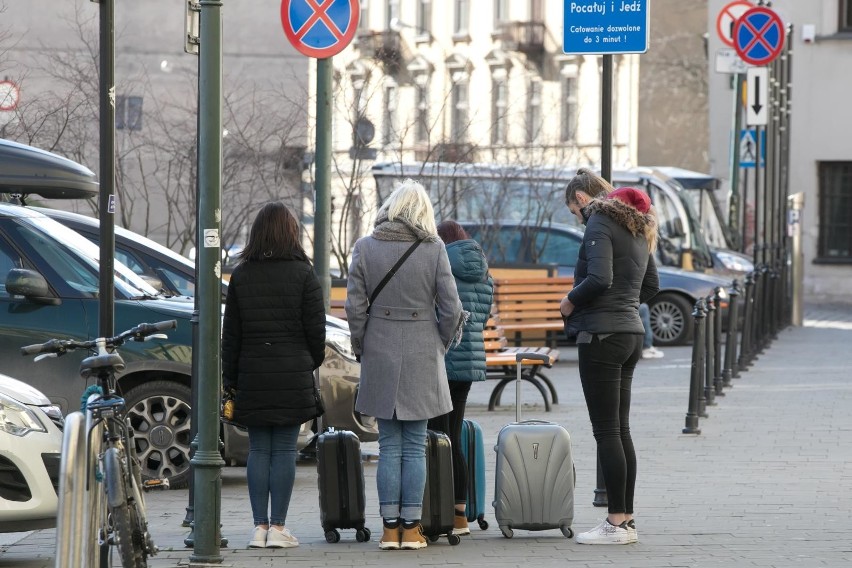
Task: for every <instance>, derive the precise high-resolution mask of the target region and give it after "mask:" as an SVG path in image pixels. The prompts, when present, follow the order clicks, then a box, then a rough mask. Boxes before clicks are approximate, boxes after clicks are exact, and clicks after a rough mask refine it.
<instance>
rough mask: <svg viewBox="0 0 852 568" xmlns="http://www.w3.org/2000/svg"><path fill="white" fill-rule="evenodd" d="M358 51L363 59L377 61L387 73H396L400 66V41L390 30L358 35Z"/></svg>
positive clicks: (396, 34) (397, 34)
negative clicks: (368, 58) (369, 58)
mask: <svg viewBox="0 0 852 568" xmlns="http://www.w3.org/2000/svg"><path fill="white" fill-rule="evenodd" d="M358 50H359V51H360V52H361V55H362V56H364V57H372V58H373V59H375V60H376V61H379V62H380V63H381V64H382V65H383V66H384V68H385V72H387V73H391V74H393V73H396V72H398V71H399V69H400V67H401V66H402V60H403V57H402V40H401V39H400V35H399V32H395V31H392V30H384V31H374V30H367V31H364V32H361V33H359V34H358Z"/></svg>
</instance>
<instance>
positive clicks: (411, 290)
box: [346, 180, 464, 550]
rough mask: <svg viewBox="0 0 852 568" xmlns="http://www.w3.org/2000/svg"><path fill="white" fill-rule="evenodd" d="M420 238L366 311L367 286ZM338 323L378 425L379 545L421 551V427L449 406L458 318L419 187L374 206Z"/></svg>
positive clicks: (364, 404)
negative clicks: (344, 324)
mask: <svg viewBox="0 0 852 568" xmlns="http://www.w3.org/2000/svg"><path fill="white" fill-rule="evenodd" d="M418 241H419V242H420V244H419V245H418V246H417V247H416V248H415V249H414V250H413V252H412V253H411V255H410V256H409V257H408V258H407V259H406V260H405V261H404V262H403V264H402V265H400V267H399V269H398V271H397V272H396V273H395V274H394V275H393V276H392V277H391V278H390V279H389V280H388V281H387V284H386V285H385V286H384V288H382V289H381V290H380V291H379V294H378V295H377V296H376V298H375V301H374V303H373V305H372V306H369V314H368V305H369V302H370V296H371V294H373V291H374V290H375V288H376V287H377V286H378V284H379V283H380V282H381V281H382V280H383V279H384V277H385V275H386V274H388V273H389V271H390V270H391V269H392V268H393V266H394V265H395V264H396V263H397V261H399V259H400V258H401V257H402V256H403V255H404V254H405V253H406V251H408V250H409V248H410V247H411V246H412V245H413V244H414V243H415V242H418ZM346 316H347V318H348V319H349V329H350V331H351V333H352V348H353V349H354V351H355V353H356V355H358V356H359V357H360V359H361V383H360V388H359V392H358V400H357V402H356V404H355V408H356V409H357V410H358V412H361V413H362V414H366V415H369V416H374V417H376V418H377V420H378V424H379V454H380V456H381V457H380V459H379V466H378V470H377V472H376V485H377V487H378V493H379V512H380V514H381V516H382V519H383V524H384V532H383V535H382V540H381V541H380V543H379V547H380V548H381V549H382V550H396V549H400V548H402V549H419V548H424V547H425V546H426V539H425V538H424V537H423V534H422V531H421V527H420V517H421V512H422V504H423V492H424V488H425V485H426V422H427V420H428V419H429V418H433V417H435V416H440V415H442V414H446V413H447V412H449V411H450V410H451V409H452V401H451V400H450V391H449V388H448V386H447V374H446V368H445V365H444V355H445V354H446V352H447V349H448V348H449V347H450V345H451V344H452V343H453V342H454V341H458V339H459V338H460V336H461V328H462V325H463V320H464V318H463V312H462V305H461V301H460V300H459V296H458V292H457V291H456V284H455V279H454V278H453V275H452V272H451V270H450V262H449V259H448V258H447V252H446V249H445V248H444V245H443V243H442V242H441V240H440V239H439V238H438V232H437V228H436V226H435V216H434V212H433V209H432V203H431V202H430V201H429V196H428V195H427V193H426V191H425V190H424V189H423V186H422V185H420V184H419V183H417V182H415V181H413V180H405V181H404V182H402V183H401V184H400V185H399V186H398V187H397V188H396V190H395V191H394V192H393V193H392V194H391V195H390V197H388V199H387V201H385V203H384V204H383V205H382V206H381V208H380V209H379V213H378V217H377V219H376V224H375V228H374V229H373V232H372V234H370V235H369V236H367V237H364V238H361V239H359V240H358V242H356V243H355V248H354V250H353V252H352V263H351V265H350V267H349V282H348V286H347V294H346Z"/></svg>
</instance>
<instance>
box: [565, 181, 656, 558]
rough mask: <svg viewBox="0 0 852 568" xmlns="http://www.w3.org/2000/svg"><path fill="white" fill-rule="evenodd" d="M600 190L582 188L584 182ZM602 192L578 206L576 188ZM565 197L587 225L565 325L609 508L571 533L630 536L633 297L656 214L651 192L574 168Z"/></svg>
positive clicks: (640, 290)
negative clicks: (576, 361) (621, 185)
mask: <svg viewBox="0 0 852 568" xmlns="http://www.w3.org/2000/svg"><path fill="white" fill-rule="evenodd" d="M590 184H591V185H597V186H601V187H602V188H603V189H602V191H592V192H590V191H588V187H589V185H590ZM578 190H580V191H584V192H585V193H587V194H591V195H598V194H607V193H608V195H606V197H603V198H598V199H594V200H592V201H591V203H589V204H588V205H587V206H586V207H585V208H581V207H580V206H579V203H578V201H577V199H576V192H577V191H578ZM566 204H567V205H568V208H569V209H571V211H572V212H573V213H574V214H575V215H577V216H578V218H579V219H580V220H581V221H585V224H586V231H585V234H584V235H583V243H582V245H581V246H580V256H579V259H578V262H577V266H576V268H575V270H574V288H573V289H572V290H571V292H569V293H568V295H567V296H566V297H565V298H564V299H563V300H562V305H561V311H562V314H563V316H565V320H566V321H565V330H566V333H567V334H568V335H569V336H574V337H576V341H577V354H578V358H579V366H580V381H581V382H582V385H583V395H584V396H585V398H586V406H587V407H588V410H589V418H590V419H591V422H592V431H593V433H594V436H595V440H596V441H597V455H598V459H599V460H600V464H601V471H602V473H603V477H604V481H605V483H606V490H607V501H608V513H609V514H608V515H607V518H606V519H604V520H603V521H602V522H601V523H600V524H599V525H598V526H597V527H595V528H594V529H592V530H590V531H588V532H584V533H580V534H578V535H577V542H579V543H581V544H628V543H631V542H637V541H638V537H637V533H636V525H635V523H634V521H633V494H634V488H635V485H636V453H635V451H634V448H633V440H632V438H631V435H630V421H629V418H630V389H631V384H632V381H633V371H634V369H635V368H636V363H637V362H638V361H639V358H640V357H641V354H642V341H643V335H644V327H643V325H642V321H641V319H640V318H639V304H640V302H647V301H648V300H650V299H651V298H652V297H653V296H654V295H655V294H656V293H657V291H658V290H659V278H658V276H657V268H656V265H655V264H654V256H653V251H654V248H655V247H656V242H657V222H656V217H655V215H654V213H653V212H652V211H651V200H650V198H649V197H648V195H647V194H645V193H644V192H642V191H640V190H638V189H634V188H631V187H625V188H620V189H617V190H612V188H611V186H609V184H608V183H607V182H606V181H605V180H603V179H602V178H600V177H598V176H596V175H595V174H594V173H592V172H590V171H588V170H583V169H581V170H579V171H578V172H577V176H575V178H574V179H572V181H571V182H570V183H569V184H568V188H567V189H566Z"/></svg>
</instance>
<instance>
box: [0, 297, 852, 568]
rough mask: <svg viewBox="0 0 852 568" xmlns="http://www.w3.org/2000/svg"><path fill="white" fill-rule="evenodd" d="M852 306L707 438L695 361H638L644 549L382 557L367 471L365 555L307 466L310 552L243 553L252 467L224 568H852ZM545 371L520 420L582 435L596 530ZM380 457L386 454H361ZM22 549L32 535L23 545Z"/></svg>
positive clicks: (525, 546)
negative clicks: (333, 538) (541, 387)
mask: <svg viewBox="0 0 852 568" xmlns="http://www.w3.org/2000/svg"><path fill="white" fill-rule="evenodd" d="M850 345H852V306H828V307H826V306H809V307H808V309H807V310H806V314H805V326H804V327H801V328H788V329H786V330H783V331H781V332H780V333H779V335H778V338H777V339H776V340H775V341H773V342H772V343H771V344H770V346H769V347H768V348H767V349H766V350H765V351H764V352H763V353H762V354H761V355H760V356H759V357H758V358H757V360H756V361H755V362H754V364H753V365H752V366H751V368H749V369H748V370H745V371H743V372H742V374H741V376H740V378H738V379H734V386H733V387H732V388H730V389H726V391H725V396H724V397H722V398H719V399H717V403H718V404H717V405H716V406H711V407H708V409H707V412H708V414H709V417H708V418H702V419H701V422H700V428H701V434H700V435H685V434H682V433H681V430H682V428H683V427H684V421H685V413H686V409H687V393H688V385H689V374H690V365H691V350H690V348H688V347H677V348H667V349H665V357H664V358H663V359H656V360H645V361H642V362H641V363H640V366H639V368H638V369H637V373H636V379H635V381H634V394H633V412H632V430H633V434H634V440H635V443H636V448H637V454H638V459H639V479H638V483H637V498H636V513H637V514H636V520H637V525H638V530H639V538H640V542H639V543H638V544H635V545H627V546H615V547H613V546H583V545H579V544H577V543H576V541H574V540H569V539H566V538H564V537H563V536H562V535H561V533H560V532H559V531H558V530H554V531H545V532H539V533H531V532H525V531H516V532H515V537H514V538H512V539H506V538H503V536H502V535H501V534H500V531H499V529H497V527H496V525H495V523H494V522H493V508H491V507H488V508H487V512H486V517H487V518H488V520H490V521H492V523H491V527H490V528H489V529H488V530H486V531H481V530H479V529H478V528H473V534H472V535H471V536H470V537H467V538H463V540H462V543H461V544H460V545H459V546H454V547H451V546H449V545H448V544H447V543H446V541H445V540H444V541H441V542H439V543H436V544H433V545H430V546H429V547H428V548H426V549H424V550H422V551H410V552H409V551H399V552H380V551H379V550H378V546H377V543H376V538H375V536H376V535H377V534H379V533H380V530H381V521H380V519H379V517H378V506H377V499H376V490H375V472H376V464H375V461H372V462H368V463H366V464H365V470H366V476H367V499H368V509H367V513H368V526H369V527H370V529H371V530H372V531H373V534H374V538H373V540H372V541H371V542H368V543H357V542H355V538H354V531H342V538H341V541H340V542H339V543H337V544H328V543H327V542H326V541H325V538H324V536H323V531H322V528H321V527H320V524H319V515H318V512H317V509H318V504H317V503H318V501H317V489H316V469H315V465H314V464H313V463H311V462H307V461H306V462H303V463H300V465H299V467H298V469H297V479H296V488H295V491H294V495H293V500H292V503H291V508H290V513H289V517H288V526H290V527H291V529H292V530H293V532H294V533H295V534H296V536H297V537H298V538H299V540H300V541H301V543H302V544H301V546H300V547H298V548H295V549H289V550H275V551H273V550H248V549H245V548H244V547H245V544H246V541H247V540H248V535H249V532H250V529H251V515H250V512H249V505H248V498H247V491H246V486H245V469H244V468H236V467H234V468H226V469H224V471H223V473H222V480H223V487H222V516H221V520H222V531H223V536H224V537H226V538H228V539H229V541H230V542H229V546H228V547H227V548H223V549H222V551H221V553H222V556H223V561H224V562H223V565H225V566H241V567H247V568H254V567H261V566H278V565H281V564H284V563H288V564H297V565H299V566H303V567H306V568H307V567H313V566H341V567H343V566H364V565H370V566H444V565H452V566H455V565H464V566H489V567H501V566H529V565H535V566H537V567H549V566H564V565H565V563H566V561H568V562H571V565H572V566H578V567H582V566H596V567H599V566H607V565H613V566H632V567H681V566H683V567H687V566H689V567H705V566H706V567H711V566H712V567H718V566H723V567H742V566H750V567H790V566H797V567H806V568H810V567H814V566H832V567H846V566H849V565H850V562H852V537H850V536H849V529H848V523H849V520H848V519H849V512H850V511H852V467H850V461H852V412H850V409H851V408H852V381H850V377H849V368H850V361H852V359H850V356H849V349H850V347H849V346H850ZM562 355H563V356H562V360H561V362H560V363H559V364H557V366H556V367H555V368H554V369H552V370H551V371H550V372H549V376H550V377H551V378H552V379H553V380H554V382H555V383H556V385H557V389H558V392H559V397H560V403H559V404H558V405H556V406H554V409H553V411H552V412H550V413H545V412H544V408H543V405H542V404H541V400H540V398H539V394H538V392H537V391H534V390H532V389H529V388H528V387H525V389H524V394H523V398H524V401H525V403H526V404H525V405H524V417H525V418H534V417H535V418H547V419H550V420H554V421H557V422H559V423H561V424H562V425H564V426H565V427H566V428H567V429H568V431H569V432H571V434H572V440H573V447H574V458H575V462H576V467H577V499H576V512H575V524H574V528H575V530H580V531H582V530H586V529H588V528H590V527H591V526H593V525H594V524H596V523H597V522H598V521H599V520H600V519H601V518H602V517H603V516H604V510H603V509H600V508H596V507H594V506H592V499H593V490H594V485H595V458H594V440H593V438H592V434H591V427H590V425H589V420H588V415H587V413H586V409H585V405H584V403H583V399H582V394H581V391H580V384H579V377H578V374H577V365H576V351H575V350H574V349H573V348H564V349H562ZM493 385H494V383H493V382H486V383H482V384H477V385H475V386H474V388H473V389H472V392H471V400H470V405H469V411H468V415H469V417H472V418H474V419H476V420H478V421H479V422H480V423H481V424H482V426H483V429H484V431H485V437H486V449H487V455H488V464H487V478H488V479H489V487H488V489H487V495H488V501H490V500H491V498H492V497H493V491H494V488H493V479H494V460H493V455H494V454H493V452H492V451H491V448H492V447H493V445H494V443H495V441H496V436H497V432H498V430H499V429H500V427H501V426H502V425H503V424H505V423H507V422H510V421H512V420H514V407H513V406H512V404H513V403H514V394H513V393H514V391H513V390H512V389H508V390H507V392H506V393H505V394H504V401H503V402H504V404H503V405H502V406H501V407H499V408H498V409H497V410H496V411H494V412H489V411H488V410H487V401H488V395H489V393H490V389H491V387H493ZM364 446H365V449H366V450H368V451H376V449H377V448H376V446H375V444H365V445H364ZM186 504H187V492H186V491H185V490H176V491H170V492H166V493H154V494H150V495H149V496H148V505H149V510H150V513H149V514H150V521H151V530H152V533H153V535H154V538H155V540H156V541H157V543H158V544H159V546H160V547H161V551H160V554H158V555H157V556H156V557H154V558H151V559H150V560H149V566H151V567H152V568H165V567H173V566H186V565H187V564H188V563H189V559H190V556H191V553H192V551H191V549H187V548H185V546H184V544H183V539H184V538H185V537H186V535H187V532H188V529H184V528H182V527H181V526H180V524H181V521H182V520H183V518H184V515H185V507H186ZM22 537H23V538H22ZM0 539H5V540H0V567H11V566H16V567H20V568H40V567H48V566H51V567H52V566H53V551H54V539H55V531H53V530H44V531H36V532H34V533H29V534H26V535H24V534H18V535H0Z"/></svg>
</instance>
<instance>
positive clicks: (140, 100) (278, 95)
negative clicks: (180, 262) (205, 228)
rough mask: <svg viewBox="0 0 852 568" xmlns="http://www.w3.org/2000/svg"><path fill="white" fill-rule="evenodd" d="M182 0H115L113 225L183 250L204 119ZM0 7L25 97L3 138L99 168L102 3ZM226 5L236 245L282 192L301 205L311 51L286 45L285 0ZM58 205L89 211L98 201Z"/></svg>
mask: <svg viewBox="0 0 852 568" xmlns="http://www.w3.org/2000/svg"><path fill="white" fill-rule="evenodd" d="M185 4H186V2H183V1H181V2H175V1H173V0H145V2H115V85H116V87H115V101H116V123H115V125H116V161H117V165H116V193H117V197H118V199H117V210H116V224H119V225H121V226H125V227H127V228H130V229H133V230H135V231H138V232H141V233H143V234H145V235H147V236H150V237H151V238H154V239H155V240H157V241H159V242H161V243H163V244H165V245H166V246H169V247H170V248H172V249H174V250H176V251H178V252H182V253H184V254H186V253H188V252H189V251H190V249H191V247H192V246H193V245H194V235H195V217H194V213H195V198H196V179H197V159H196V133H197V122H198V112H197V107H198V104H197V103H198V57H196V56H194V55H189V54H187V53H185V52H184V45H185V37H186V33H185ZM0 8H2V11H0V79H3V78H5V79H7V80H9V81H12V82H14V83H15V84H16V85H18V86H19V88H20V97H19V101H18V104H17V107H16V108H15V109H14V110H6V111H4V110H2V109H0V127H1V128H2V133H3V137H6V138H9V139H12V140H15V141H18V142H22V143H26V144H31V145H35V146H38V147H41V148H44V149H46V150H50V151H53V152H56V153H59V154H61V155H64V156H67V157H69V158H71V159H74V160H76V161H78V162H80V163H82V164H84V165H86V166H88V167H89V168H90V169H92V170H93V171H95V172H99V161H100V150H99V135H98V124H99V85H98V77H99V68H98V60H99V59H98V58H99V37H98V26H99V18H100V4H98V3H94V2H91V1H90V0H66V1H63V2H56V1H54V0H27V1H26V2H20V1H13V2H9V1H5V2H0ZM221 10H222V23H223V29H222V46H223V63H222V66H223V77H224V96H225V100H224V103H223V121H224V129H225V130H224V132H223V135H224V139H223V153H224V156H223V197H222V203H223V212H222V230H223V233H222V234H223V245H224V246H225V247H229V246H231V245H234V244H236V245H239V244H241V243H240V241H241V240H242V239H244V237H245V234H246V229H247V226H248V224H249V223H250V222H251V219H252V218H253V217H254V215H255V213H256V212H257V210H258V209H259V208H260V206H261V205H262V204H263V203H265V202H267V201H269V200H272V199H282V200H284V201H285V202H287V203H289V204H290V205H291V206H293V207H294V208H295V209H296V210H297V212H301V210H302V206H303V204H304V202H305V199H303V197H304V194H306V193H308V192H307V190H306V189H305V188H304V186H302V185H301V183H300V179H301V172H302V168H303V165H304V160H303V155H304V151H305V138H306V134H305V132H306V122H307V115H306V112H305V107H306V105H305V100H306V99H307V97H308V94H307V80H308V58H306V57H304V56H302V55H300V54H299V53H297V52H296V50H295V49H294V48H293V47H292V46H291V45H290V44H289V42H288V41H287V39H286V37H285V35H284V32H283V30H282V28H281V21H280V16H279V14H280V1H279V0H253V1H251V2H231V1H225V2H223V5H222V8H221ZM48 205H52V206H53V205H59V204H55V203H51V204H48ZM61 206H62V207H63V208H67V209H72V210H78V211H80V212H83V213H87V214H93V213H94V212H95V207H96V203H93V204H90V203H63V204H61ZM304 213H306V214H310V213H312V211H304Z"/></svg>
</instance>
